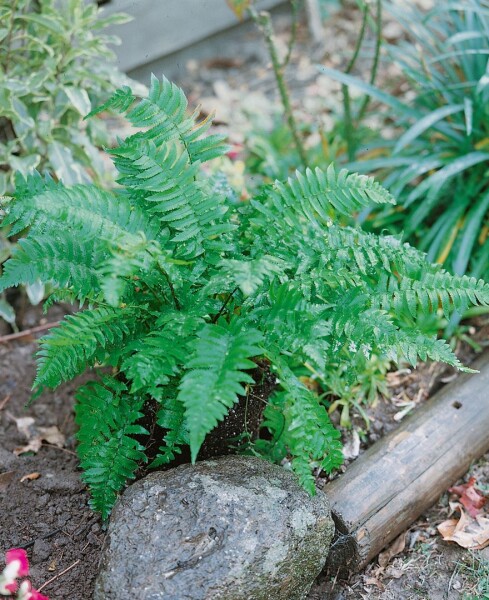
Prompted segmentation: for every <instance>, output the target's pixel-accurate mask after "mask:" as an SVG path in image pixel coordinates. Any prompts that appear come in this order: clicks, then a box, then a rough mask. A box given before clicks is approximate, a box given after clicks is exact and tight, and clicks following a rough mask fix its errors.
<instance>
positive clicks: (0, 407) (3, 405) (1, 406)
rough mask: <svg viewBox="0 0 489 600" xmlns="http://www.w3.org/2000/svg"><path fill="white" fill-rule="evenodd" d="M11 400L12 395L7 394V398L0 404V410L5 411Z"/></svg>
mask: <svg viewBox="0 0 489 600" xmlns="http://www.w3.org/2000/svg"><path fill="white" fill-rule="evenodd" d="M10 398H11V396H10V394H7V395H6V396H5V398H4V399H3V400H2V401H1V402H0V410H3V409H4V408H5V407H6V406H7V403H8V401H9V400H10Z"/></svg>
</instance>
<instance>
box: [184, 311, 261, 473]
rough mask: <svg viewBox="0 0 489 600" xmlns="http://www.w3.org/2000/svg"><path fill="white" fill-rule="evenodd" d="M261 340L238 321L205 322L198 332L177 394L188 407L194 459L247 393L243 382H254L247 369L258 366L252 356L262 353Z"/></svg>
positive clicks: (253, 331)
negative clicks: (227, 322)
mask: <svg viewBox="0 0 489 600" xmlns="http://www.w3.org/2000/svg"><path fill="white" fill-rule="evenodd" d="M261 340H262V335H261V334H260V333H259V332H258V331H257V330H256V329H243V328H242V326H241V324H239V323H237V322H236V321H235V322H231V324H229V325H227V324H225V323H224V322H220V323H219V324H218V325H217V324H216V325H205V326H204V327H203V328H202V329H201V331H200V332H199V333H198V339H197V341H196V342H195V344H194V345H193V349H192V350H193V351H192V353H191V354H190V357H189V360H188V362H187V367H188V369H189V370H187V371H186V372H185V373H184V375H183V377H182V379H181V383H180V386H179V388H180V391H179V394H178V400H179V401H180V402H182V403H183V404H184V406H185V409H186V420H187V425H188V429H189V437H190V450H191V453H192V460H193V461H195V459H196V458H197V454H198V452H199V449H200V447H201V445H202V442H203V441H204V439H205V436H206V435H207V433H209V431H211V430H212V429H214V427H215V426H216V425H217V423H218V421H222V419H223V418H224V417H225V416H226V414H227V412H228V410H229V409H230V408H231V407H232V406H233V404H235V403H236V402H237V401H238V396H239V395H244V394H245V388H244V387H243V383H253V379H252V377H251V376H250V375H249V374H248V373H246V372H245V371H246V370H248V369H252V368H254V367H255V363H253V362H252V361H251V360H250V359H251V358H252V357H254V356H258V355H260V354H262V353H263V351H262V349H261V347H260V345H259V344H260V342H261Z"/></svg>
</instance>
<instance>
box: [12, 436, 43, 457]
mask: <svg viewBox="0 0 489 600" xmlns="http://www.w3.org/2000/svg"><path fill="white" fill-rule="evenodd" d="M41 446H42V442H41V438H40V437H36V438H33V439H32V440H30V442H29V443H28V444H27V445H26V446H17V448H14V454H15V456H20V455H21V454H25V453H26V452H34V454H37V453H38V452H39V450H40V449H41Z"/></svg>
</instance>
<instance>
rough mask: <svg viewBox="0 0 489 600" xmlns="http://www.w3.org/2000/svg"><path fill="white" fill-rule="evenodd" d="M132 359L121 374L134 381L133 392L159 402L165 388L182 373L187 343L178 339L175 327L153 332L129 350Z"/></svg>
mask: <svg viewBox="0 0 489 600" xmlns="http://www.w3.org/2000/svg"><path fill="white" fill-rule="evenodd" d="M128 351H130V352H131V355H130V356H128V357H127V358H126V359H125V360H124V362H123V363H122V365H121V370H122V371H123V372H124V374H125V376H126V377H127V378H128V379H129V380H130V381H131V392H132V393H135V392H140V391H144V392H145V393H148V394H151V396H153V398H156V399H157V400H159V398H160V396H161V393H162V389H161V388H162V387H163V386H165V385H167V383H168V382H169V381H170V378H171V377H174V376H176V375H177V374H178V373H179V371H180V370H181V365H182V364H184V363H185V359H186V357H187V347H186V340H185V342H183V341H182V342H180V341H179V340H178V339H177V338H176V337H175V332H174V330H173V329H172V327H168V330H165V329H163V330H162V331H153V332H152V333H150V334H149V335H147V336H145V337H144V338H142V339H140V340H137V341H136V342H134V343H133V344H131V345H130V346H129V347H128Z"/></svg>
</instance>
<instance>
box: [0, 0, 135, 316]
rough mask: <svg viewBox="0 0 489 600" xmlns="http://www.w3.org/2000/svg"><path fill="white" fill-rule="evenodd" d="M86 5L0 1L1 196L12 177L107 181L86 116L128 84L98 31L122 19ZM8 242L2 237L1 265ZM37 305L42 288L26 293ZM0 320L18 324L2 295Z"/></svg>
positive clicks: (103, 141) (101, 134)
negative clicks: (36, 175) (33, 175)
mask: <svg viewBox="0 0 489 600" xmlns="http://www.w3.org/2000/svg"><path fill="white" fill-rule="evenodd" d="M99 13H100V11H99V9H98V8H97V7H96V5H95V4H94V3H90V2H89V3H87V2H84V1H83V0H66V1H63V2H57V1H56V0H41V1H40V2H38V1H35V0H0V23H1V25H0V196H2V195H4V194H7V193H9V192H10V191H11V190H12V189H13V178H14V173H15V172H18V173H22V174H24V175H27V173H30V172H31V171H32V170H33V169H39V170H41V171H48V172H49V173H51V174H52V175H53V177H55V178H57V179H61V180H62V181H63V182H64V183H65V184H69V185H71V184H75V183H88V182H90V181H95V182H97V183H98V184H102V183H104V180H105V183H107V182H108V181H109V180H110V178H111V176H110V174H109V173H108V172H107V171H108V169H107V168H106V165H107V164H108V163H107V162H105V161H104V160H103V157H102V155H101V153H100V151H99V148H101V147H102V146H105V145H109V140H110V136H109V132H108V129H107V127H106V125H105V124H104V121H103V120H102V119H92V120H91V121H90V122H89V123H87V124H84V123H83V117H84V116H85V115H86V114H87V113H88V112H89V111H90V110H91V106H92V104H94V105H97V104H100V103H101V102H102V99H103V98H106V97H107V95H108V94H109V93H111V92H112V91H113V90H114V88H115V87H118V86H120V85H122V84H124V83H127V81H128V79H127V77H125V76H124V75H123V74H122V73H120V72H119V71H118V70H117V68H116V67H115V63H114V61H115V55H114V53H113V52H112V50H110V49H109V48H108V46H107V44H109V43H116V42H117V41H118V40H117V38H114V37H109V36H107V35H104V34H103V33H102V30H103V29H104V28H105V27H106V26H107V25H110V24H114V23H123V22H125V21H127V17H126V16H124V15H120V14H117V15H111V16H110V17H108V18H102V17H100V14H99ZM10 250H11V248H10V245H9V243H8V242H7V241H6V240H5V239H0V264H1V263H3V262H4V260H5V259H6V258H7V257H8V255H9V253H10ZM27 293H28V295H29V298H30V299H31V301H32V302H33V303H37V302H39V301H40V299H41V298H42V296H43V293H44V292H43V289H42V287H41V286H39V284H38V283H37V284H35V285H32V286H30V287H29V288H28V289H27ZM0 316H1V317H3V318H5V319H6V320H8V321H9V322H10V323H11V324H12V326H14V327H15V313H14V311H13V309H12V308H11V306H10V305H9V304H8V303H7V302H6V299H5V297H0Z"/></svg>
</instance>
